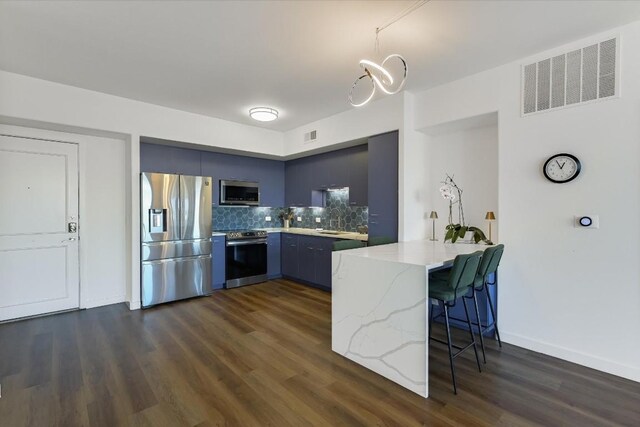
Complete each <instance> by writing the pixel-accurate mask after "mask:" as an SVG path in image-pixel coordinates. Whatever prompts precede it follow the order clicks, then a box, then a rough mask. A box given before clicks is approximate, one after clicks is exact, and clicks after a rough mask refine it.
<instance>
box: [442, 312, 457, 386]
mask: <svg viewBox="0 0 640 427" xmlns="http://www.w3.org/2000/svg"><path fill="white" fill-rule="evenodd" d="M442 306H443V307H444V324H445V326H446V329H447V347H449V365H450V366H451V379H452V381H453V394H458V389H457V387H456V370H455V368H454V367H453V349H452V347H451V330H450V329H449V308H448V307H447V303H446V302H445V303H442Z"/></svg>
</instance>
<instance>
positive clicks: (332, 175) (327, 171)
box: [309, 150, 350, 190]
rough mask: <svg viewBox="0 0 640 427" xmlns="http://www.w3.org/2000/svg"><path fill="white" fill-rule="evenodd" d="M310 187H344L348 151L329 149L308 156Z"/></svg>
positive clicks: (317, 188)
mask: <svg viewBox="0 0 640 427" xmlns="http://www.w3.org/2000/svg"><path fill="white" fill-rule="evenodd" d="M309 160H310V161H311V162H310V165H309V166H310V167H309V169H310V171H311V189H312V190H326V189H328V188H341V187H346V186H347V185H348V181H349V160H350V159H349V153H348V152H347V151H346V150H338V151H331V152H329V153H324V154H318V155H316V156H312V157H309Z"/></svg>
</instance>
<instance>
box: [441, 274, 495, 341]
mask: <svg viewBox="0 0 640 427" xmlns="http://www.w3.org/2000/svg"><path fill="white" fill-rule="evenodd" d="M492 280H493V278H492ZM497 288H498V285H497V284H496V285H492V286H485V288H484V290H483V291H482V292H478V293H477V294H476V295H477V298H478V311H479V313H480V320H481V321H482V324H483V325H488V324H490V323H493V317H492V316H491V309H490V308H489V299H488V298H487V291H488V292H491V301H493V303H494V304H496V303H497V301H498V296H497V292H498V289H497ZM469 295H471V293H469ZM467 307H468V308H469V316H470V318H471V322H472V323H475V322H476V321H477V319H476V312H475V307H474V306H473V299H471V298H468V299H467ZM431 308H432V309H433V310H434V311H433V315H434V317H435V316H437V315H438V314H439V313H441V312H442V305H438V306H435V305H431ZM449 317H450V321H451V322H450V323H451V326H453V327H456V328H459V329H469V327H468V326H467V321H466V317H465V314H464V305H463V304H462V300H460V299H458V300H457V302H456V305H455V306H454V307H453V308H451V309H450V310H449ZM436 322H439V323H443V322H444V314H443V316H442V317H440V318H438V319H437V320H436ZM473 331H474V332H475V333H477V331H478V329H477V326H476V325H473ZM494 333H495V328H494V327H493V326H491V327H490V328H487V330H486V331H485V334H484V335H485V336H493V335H494Z"/></svg>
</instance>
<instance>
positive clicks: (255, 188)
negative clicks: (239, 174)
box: [220, 179, 260, 206]
mask: <svg viewBox="0 0 640 427" xmlns="http://www.w3.org/2000/svg"><path fill="white" fill-rule="evenodd" d="M220 204H221V205H235V206H260V184H258V183H257V182H250V181H231V180H228V179H221V180H220Z"/></svg>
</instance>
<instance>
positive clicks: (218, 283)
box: [211, 236, 226, 289]
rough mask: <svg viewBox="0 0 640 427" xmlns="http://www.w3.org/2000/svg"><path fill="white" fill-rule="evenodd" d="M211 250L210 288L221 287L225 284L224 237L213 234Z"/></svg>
mask: <svg viewBox="0 0 640 427" xmlns="http://www.w3.org/2000/svg"><path fill="white" fill-rule="evenodd" d="M211 241H212V251H211V267H212V270H211V277H212V282H213V283H212V288H213V289H222V288H224V284H225V277H226V273H225V265H226V250H225V237H224V236H213V237H212V238H211Z"/></svg>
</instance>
